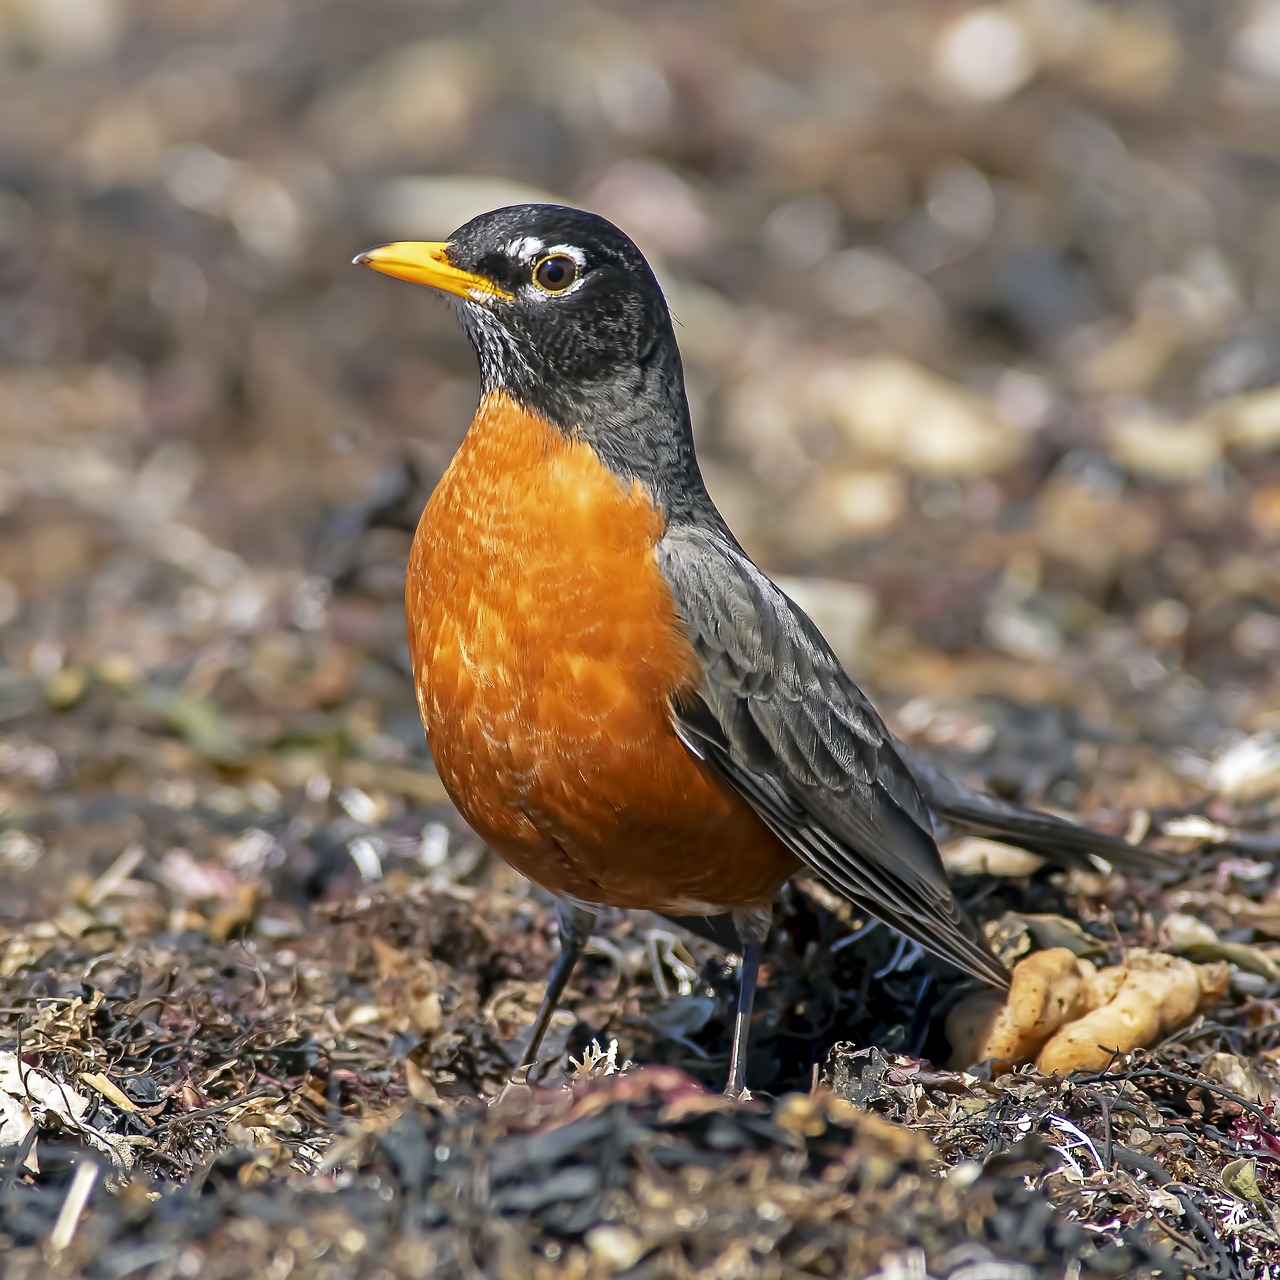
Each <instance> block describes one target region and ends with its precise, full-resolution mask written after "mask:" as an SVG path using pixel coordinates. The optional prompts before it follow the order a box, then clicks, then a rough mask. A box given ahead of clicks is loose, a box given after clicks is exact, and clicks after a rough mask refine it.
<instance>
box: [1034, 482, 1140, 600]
mask: <svg viewBox="0 0 1280 1280" xmlns="http://www.w3.org/2000/svg"><path fill="white" fill-rule="evenodd" d="M1036 526H1037V532H1038V536H1039V542H1040V546H1041V548H1042V549H1043V551H1044V552H1045V553H1046V554H1047V555H1050V556H1053V557H1056V558H1057V559H1060V560H1064V561H1066V562H1067V563H1068V564H1073V565H1075V566H1076V567H1077V568H1079V569H1081V570H1083V571H1085V572H1086V573H1088V574H1089V575H1090V576H1091V577H1093V578H1095V579H1096V580H1099V581H1103V580H1106V579H1108V578H1110V577H1111V576H1112V575H1113V574H1114V573H1115V572H1116V570H1117V569H1118V568H1119V567H1120V566H1121V565H1125V564H1131V563H1134V562H1136V561H1139V560H1143V559H1145V558H1146V557H1147V556H1149V555H1151V554H1152V553H1153V552H1154V551H1155V550H1156V548H1157V547H1158V546H1159V544H1160V538H1161V534H1162V529H1161V525H1160V522H1159V520H1158V519H1157V518H1156V517H1155V516H1154V515H1152V514H1151V512H1150V511H1149V510H1148V509H1147V508H1146V507H1144V506H1141V505H1139V504H1138V503H1137V502H1135V501H1133V499H1132V498H1131V497H1130V496H1129V495H1127V494H1126V493H1125V492H1124V491H1123V490H1122V489H1121V488H1120V487H1119V486H1118V485H1111V484H1105V483H1102V482H1101V481H1100V480H1095V479H1094V478H1093V477H1092V476H1085V475H1074V474H1071V473H1070V472H1067V471H1059V472H1058V473H1057V474H1055V475H1054V476H1051V477H1050V479H1049V480H1048V482H1047V483H1046V484H1045V485H1044V486H1043V487H1042V489H1041V490H1040V495H1039V497H1038V499H1037V501H1036Z"/></svg>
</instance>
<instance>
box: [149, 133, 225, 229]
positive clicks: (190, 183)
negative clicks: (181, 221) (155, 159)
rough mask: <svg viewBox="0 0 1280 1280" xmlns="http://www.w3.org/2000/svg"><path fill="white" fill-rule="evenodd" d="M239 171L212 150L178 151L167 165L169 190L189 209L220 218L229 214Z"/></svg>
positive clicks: (168, 159) (191, 147)
mask: <svg viewBox="0 0 1280 1280" xmlns="http://www.w3.org/2000/svg"><path fill="white" fill-rule="evenodd" d="M237 167H238V166H237V164H236V162H235V161H234V160H229V159H228V158H227V157H226V156H224V155H219V154H218V152H216V151H213V150H211V149H210V148H209V147H204V146H196V145H189V146H181V147H175V148H174V149H173V150H172V151H171V152H170V153H169V155H168V158H167V160H166V163H165V176H164V184H165V188H166V190H167V191H168V192H169V194H170V195H171V196H172V197H173V198H174V199H175V200H176V201H177V202H178V203H179V204H181V205H185V206H186V207H187V208H188V209H196V210H198V211H199V212H200V213H208V214H212V215H215V216H218V215H221V214H222V213H223V212H225V210H226V207H227V197H228V194H229V192H230V190H231V184H232V181H233V180H234V178H235V174H236V169H237Z"/></svg>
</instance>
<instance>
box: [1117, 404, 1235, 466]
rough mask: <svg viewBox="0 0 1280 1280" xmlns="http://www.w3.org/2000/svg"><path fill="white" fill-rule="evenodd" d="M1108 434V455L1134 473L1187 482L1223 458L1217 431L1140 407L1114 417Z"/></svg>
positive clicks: (1197, 423)
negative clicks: (1167, 417) (1174, 419)
mask: <svg viewBox="0 0 1280 1280" xmlns="http://www.w3.org/2000/svg"><path fill="white" fill-rule="evenodd" d="M1107 435H1108V451H1109V453H1110V454H1111V457H1112V458H1114V459H1115V461H1116V462H1118V463H1119V464H1120V465H1121V466H1122V467H1125V468H1126V469H1127V470H1129V471H1131V472H1133V473H1134V474H1135V475H1140V476H1148V477H1152V478H1154V479H1158V480H1173V481H1180V482H1183V483H1189V482H1190V481H1193V480H1199V479H1200V478H1201V477H1202V476H1204V475H1207V474H1208V473H1209V472H1210V471H1212V470H1213V468H1214V467H1216V466H1217V465H1218V464H1219V463H1220V462H1221V460H1222V446H1221V443H1220V441H1219V438H1218V435H1217V433H1216V432H1215V431H1213V430H1211V429H1209V428H1208V427H1207V426H1206V425H1205V424H1203V423H1199V422H1171V421H1169V420H1167V419H1165V418H1161V417H1158V416H1157V415H1155V414H1153V413H1150V412H1142V411H1139V412H1136V413H1132V414H1126V415H1124V416H1122V417H1119V418H1117V419H1116V420H1113V421H1112V422H1111V423H1110V424H1109V426H1108V431H1107Z"/></svg>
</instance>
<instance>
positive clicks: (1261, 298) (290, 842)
mask: <svg viewBox="0 0 1280 1280" xmlns="http://www.w3.org/2000/svg"><path fill="white" fill-rule="evenodd" d="M538 198H545V199H555V200H561V201H567V202H570V203H573V204H578V205H583V206H586V207H588V208H591V209H595V210H598V211H600V212H601V213H604V214H605V215H607V216H608V217H610V218H612V219H614V220H616V221H617V222H618V223H620V224H621V225H622V226H623V227H624V228H625V229H626V230H628V231H629V232H631V233H632V234H633V235H634V236H635V238H636V239H637V240H638V241H639V243H640V244H641V246H642V247H643V248H644V249H645V250H646V252H648V253H649V254H651V255H652V256H653V259H654V261H655V263H656V264H657V265H658V269H659V273H660V275H661V278H662V280H663V283H664V285H665V287H666V288H667V290H668V292H669V296H670V299H671V303H672V307H673V309H674V312H675V314H676V317H677V320H678V324H679V336H680V340H681V343H682V346H683V349H684V353H685V357H686V362H687V368H688V374H689V383H690V393H691V397H692V400H693V404H694V414H695V421H696V426H697V432H698V438H699V441H700V446H701V450H702V455H703V458H704V460H705V466H706V471H707V475H708V480H709V483H710V485H711V487H712V490H713V493H714V495H715V496H716V498H717V500H718V501H719V502H720V503H721V505H722V507H723V510H724V512H725V514H726V516H727V517H728V518H729V520H730V522H731V524H732V525H733V526H734V528H735V530H736V531H737V532H738V534H739V535H740V536H741V538H742V540H743V542H744V543H745V544H746V546H747V547H748V548H749V549H750V550H751V551H752V552H753V553H754V554H755V555H756V556H757V557H758V558H759V560H760V561H761V562H762V563H763V564H764V565H765V566H766V567H768V568H769V569H770V570H771V571H773V572H775V573H778V574H782V575H785V580H786V583H787V585H788V589H790V590H792V591H793V593H794V594H795V595H796V596H797V597H798V598H799V599H800V600H801V602H802V603H803V604H805V605H806V606H807V607H809V608H810V609H811V611H812V612H813V613H814V616H815V618H816V619H817V620H818V622H819V624H820V625H821V626H822V627H823V628H824V630H825V631H826V632H827V634H828V636H829V638H830V639H831V641H832V642H833V643H834V644H835V645H836V647H837V648H838V650H839V651H840V653H841V654H842V655H843V657H844V658H845V659H846V661H847V662H848V664H849V665H850V668H851V669H852V670H853V671H854V672H855V674H856V675H857V677H858V678H859V679H860V680H861V681H862V682H863V683H864V684H865V685H866V687H867V688H868V689H869V690H870V691H871V693H872V695H873V697H875V698H876V699H877V701H878V702H879V703H880V705H881V706H882V707H883V708H884V709H885V710H886V712H887V713H888V714H889V716H890V718H891V720H892V721H893V722H894V724H895V725H896V726H897V727H898V728H899V729H900V730H901V731H902V732H903V733H904V734H905V735H907V736H908V737H910V738H912V739H913V740H915V741H917V742H918V743H920V744H921V745H923V746H924V747H926V748H928V749H930V750H932V751H934V752H935V753H936V754H940V755H944V756H948V757H949V758H951V759H953V761H954V762H955V763H956V765H957V767H959V768H962V769H963V770H965V771H967V772H968V774H969V775H971V776H973V777H975V778H977V779H979V780H981V781H983V782H984V783H986V784H987V785H990V786H993V787H995V788H997V789H999V790H1002V791H1004V792H1006V793H1009V794H1014V795H1019V796H1023V797H1025V798H1027V799H1029V800H1032V801H1037V802H1044V803H1048V804H1051V805H1056V806H1060V807H1064V808H1068V809H1073V810H1081V811H1084V812H1086V813H1090V814H1094V815H1098V816H1100V820H1101V821H1104V822H1106V821H1111V822H1112V823H1113V825H1117V824H1118V826H1119V827H1120V828H1121V829H1122V828H1123V826H1124V823H1125V821H1126V817H1127V814H1128V812H1129V811H1130V810H1132V809H1133V808H1156V809H1159V808H1160V807H1161V806H1170V805H1178V804H1182V803H1188V802H1190V801H1191V800H1192V799H1193V798H1194V797H1196V796H1199V795H1201V794H1203V793H1204V792H1205V790H1206V788H1207V789H1210V790H1212V791H1213V792H1214V794H1217V795H1220V796H1222V795H1225V796H1227V797H1230V798H1233V799H1234V800H1237V801H1239V802H1240V803H1242V804H1252V805H1253V806H1254V811H1255V813H1260V814H1261V815H1262V816H1264V817H1265V816H1266V815H1267V814H1272V813H1273V812H1274V809H1273V808H1271V807H1269V806H1271V805H1272V797H1273V795H1274V792H1275V790H1276V788H1277V787H1278V786H1280V747H1278V746H1277V739H1276V737H1275V733H1276V730H1277V728H1278V727H1280V713H1278V711H1277V708H1280V556H1278V555H1277V552H1278V550H1280V389H1277V386H1276V384H1277V375H1278V374H1280V347H1278V346H1277V309H1278V307H1280V0H1252V2H1248V3H1246V2H1244V0H1241V2H1240V3H1232V4H1224V3H1221V2H1220V0H1176V2H1175V0H1169V2H1165V3H1162V2H1158V0H1134V2H1133V3H1118V4H1107V3H1095V2H1093V0H1008V2H1007V3H993V4H968V3H959V2H953V0H947V2H943V0H936V2H933V0H914V2H907V0H893V2H891V3H890V2H883V0H862V2H860V3H855V2H853V0H843V2H842V3H820V2H818V0H750V3H746V2H743V3H709V2H708V3H662V2H660V0H627V2H626V3H621V2H619V3H612V4H596V3H593V4H586V3H581V4H578V3H572V2H570V0H541V2H540V3H531V2H529V0H509V2H506V3H504V2H502V0H484V2H481V0H465V2H464V0H416V2H410V0H361V3H360V4H352V3H348V2H346V0H306V2H303V0H294V2H290V0H0V828H3V830H0V876H2V877H4V878H5V880H6V881H7V882H8V883H9V884H10V885H11V886H13V888H12V890H11V891H9V892H6V894H5V895H4V900H3V902H0V917H3V916H4V914H6V913H9V914H10V915H12V916H25V915H27V914H29V913H30V911H31V910H32V909H33V904H34V903H37V902H39V901H46V903H47V901H48V899H47V898H46V899H41V898H40V894H42V893H44V894H48V893H49V892H51V889H52V888H53V887H57V888H58V889H64V888H65V886H66V884H67V883H68V881H67V879H66V877H68V876H74V875H78V874H91V873H92V874H96V873H97V872H98V871H100V870H101V868H102V867H103V866H105V865H107V864H109V863H111V862H112V860H113V859H115V858H117V857H118V856H120V854H121V850H122V849H125V850H128V849H134V850H135V851H136V852H135V853H134V854H132V855H130V856H131V857H132V859H133V862H132V864H131V866H130V871H131V870H132V869H133V868H136V867H137V866H138V865H139V864H140V863H145V866H146V867H147V868H149V870H148V872H147V874H149V875H151V876H152V877H153V878H154V879H155V880H156V881H157V882H158V883H160V884H163V885H168V886H170V888H171V889H172V891H173V893H175V894H177V895H178V900H180V901H181V902H186V903H193V902H198V901H200V900H203V899H204V898H206V897H212V898H213V899H215V900H218V901H224V900H225V902H229V903H232V904H234V903H236V902H237V901H240V899H239V898H237V896H236V895H237V893H239V892H240V890H241V889H242V888H243V886H244V885H245V884H249V885H251V886H252V885H254V884H256V883H258V880H257V878H258V877H259V876H260V875H261V874H265V872H266V871H268V870H271V869H273V868H274V869H277V870H279V869H280V868H285V869H286V870H285V871H282V872H281V874H283V875H285V876H286V879H289V878H292V879H291V881H290V882H291V883H293V884H294V887H295V888H296V889H298V892H299V894H301V895H302V896H306V895H308V894H310V895H312V896H314V895H316V894H323V893H325V892H328V891H329V890H330V889H331V888H333V886H335V885H336V886H337V888H334V889H333V891H334V892H338V891H339V889H341V887H342V886H344V885H347V884H349V882H351V881H355V882H357V883H358V882H359V880H360V879H361V878H363V879H365V880H372V879H376V878H377V877H378V876H379V875H380V874H382V873H383V872H385V871H386V870H387V868H388V867H389V866H391V865H392V864H394V863H396V861H397V860H399V861H405V862H408V863H410V864H412V865H413V866H414V867H416V868H417V869H418V870H422V869H426V870H428V871H432V872H434V873H437V874H445V872H446V871H447V872H448V874H449V875H451V876H453V878H454V879H455V880H456V879H458V878H459V877H462V878H465V877H466V876H467V875H470V874H472V872H473V871H475V869H476V866H477V859H478V858H479V856H480V855H479V853H478V851H477V850H475V849H474V841H473V840H472V839H471V838H470V837H468V836H467V835H466V833H465V831H463V830H462V828H461V827H460V826H459V825H458V824H457V823H456V821H455V820H454V819H452V818H451V817H450V816H449V812H448V810H447V807H445V806H444V805H443V803H442V796H441V793H440V790H439V786H438V783H437V782H436V781H435V779H434V777H433V776H432V775H431V774H430V771H429V761H428V760H427V757H426V753H425V749H424V746H423V743H422V738H421V732H420V729H419V726H418V723H417V714H416V708H415V706H414V701H413V698H412V695H411V689H410V683H409V680H408V678H407V672H406V661H405V650H404V641H403V634H402V628H403V620H402V603H401V589H402V573H403V566H404V561H405V556H406V553H407V548H408V542H409V538H410V535H411V530H412V527H413V523H414V521H415V519H416V516H417V513H418V510H419V509H420V506H421V503H422V501H423V499H424V497H425V495H426V493H427V492H428V491H429V489H430V487H431V485H432V484H433V483H434V482H435V480H436V479H437V478H438V476H439V474H440V472H441V470H442V469H443V467H444V466H445V465H446V463H447V461H448V459H449V457H450V454H451V451H452V450H453V448H454V447H455V446H456V444H457V442H458V440H459V438H460V436H461V433H462V431H463V429H464V427H465V425H466V423H467V422H468V420H469V418H470V414H471V410H472V407H473V404H474V399H475V395H476V389H475V387H476V381H475V369H474V365H473V360H472V357H471V354H470V352H469V350H468V349H467V348H466V346H465V342H464V339H463V337H462V335H461V333H460V331H459V328H458V326H457V324H456V323H455V321H454V319H453V317H452V316H451V314H450V313H449V312H448V310H447V309H446V308H445V307H444V306H443V305H441V303H440V302H439V300H437V299H436V298H433V297H432V296H430V295H429V293H428V292H427V291H425V290H422V289H415V288H411V287H409V286H407V285H402V284H398V283H395V282H391V281H388V280H385V279H380V278H378V277H376V276H374V275H372V274H371V273H369V272H366V271H361V270H358V269H356V268H353V267H352V266H351V265H350V261H351V258H352V255H353V254H355V253H357V252H358V251H360V250H361V249H363V248H365V247H367V246H369V245H370V244H372V243H376V242H379V241H383V240H386V239H391V238H397V239H399V238H432V239H435V238H443V237H444V236H446V235H447V234H448V233H449V232H450V231H451V230H452V229H453V228H454V227H455V226H456V225H458V224H459V223H460V222H462V221H463V220H465V219H466V218H468V217H470V216H471V215H473V214H474V213H477V212H479V211H481V210H483V209H486V208H490V207H493V206H496V205H500V204H503V203H509V202H512V201H516V200H523V199H538ZM458 859H461V862H458V861H456V860H458ZM485 874H491V875H494V876H498V877H499V878H500V877H501V876H502V875H503V874H505V873H503V872H500V871H497V870H491V871H487V872H485ZM201 877H204V878H203V879H201ZM503 883H505V882H503ZM174 886H176V888H174ZM284 897H285V899H287V898H288V895H287V894H285V895H284ZM166 901H167V899H166ZM233 909H234V908H233ZM246 910H247V908H246ZM279 913H280V914H279V918H278V919H277V920H276V925H275V926H274V927H276V928H277V929H278V930H280V931H284V932H285V933H287V931H288V929H289V927H291V926H289V924H288V920H289V918H290V917H289V909H288V906H287V902H286V903H285V905H283V906H281V907H280V908H279ZM228 927H230V926H228Z"/></svg>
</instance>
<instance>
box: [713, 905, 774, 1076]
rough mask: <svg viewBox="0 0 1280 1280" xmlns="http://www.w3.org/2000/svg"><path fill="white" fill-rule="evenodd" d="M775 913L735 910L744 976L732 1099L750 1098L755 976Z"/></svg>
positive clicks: (737, 1019) (732, 1068) (732, 1062)
mask: <svg viewBox="0 0 1280 1280" xmlns="http://www.w3.org/2000/svg"><path fill="white" fill-rule="evenodd" d="M772 918H773V913H772V912H771V911H769V910H768V909H767V908H755V909H753V910H748V911H735V912H734V913H733V923H734V925H735V926H736V927H737V930H738V936H739V937H740V938H741V939H742V977H741V980H740V984H739V986H738V1009H737V1012H736V1013H735V1014H734V1018H733V1056H732V1057H731V1058H730V1060H729V1083H728V1084H727V1085H726V1086H725V1090H724V1091H725V1093H726V1094H727V1095H728V1096H729V1097H731V1098H741V1097H744V1096H746V1097H749V1096H750V1095H749V1094H748V1093H747V1089H746V1074H747V1035H748V1033H749V1032H750V1030H751V1006H752V1004H754V1003H755V998H756V978H757V977H758V976H759V974H760V952H761V950H762V948H763V947H764V940H765V939H766V938H767V937H768V936H769V924H770V922H771V920H772Z"/></svg>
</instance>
